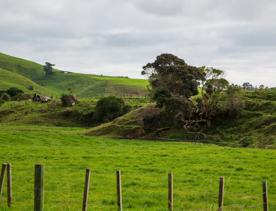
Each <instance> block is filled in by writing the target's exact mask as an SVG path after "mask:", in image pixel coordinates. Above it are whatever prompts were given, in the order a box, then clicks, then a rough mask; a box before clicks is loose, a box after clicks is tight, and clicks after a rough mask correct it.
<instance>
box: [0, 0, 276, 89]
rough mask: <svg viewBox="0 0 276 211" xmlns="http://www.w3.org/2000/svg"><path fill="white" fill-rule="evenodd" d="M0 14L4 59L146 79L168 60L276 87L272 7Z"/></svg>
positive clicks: (160, 0) (48, 0)
mask: <svg viewBox="0 0 276 211" xmlns="http://www.w3.org/2000/svg"><path fill="white" fill-rule="evenodd" d="M0 13H1V19H0V30H1V33H0V51H2V52H6V53H9V54H12V55H16V56H20V57H25V58H29V59H33V60H35V61H38V62H44V61H45V60H49V61H52V62H54V63H56V64H57V65H58V67H60V68H64V69H68V70H74V71H80V72H86V73H97V74H106V75H108V74H110V75H116V74H118V75H129V76H132V77H141V76H140V71H141V67H142V66H143V65H144V64H145V63H146V62H148V61H151V60H153V59H154V58H155V56H156V55H158V54H160V53H162V52H169V53H174V54H176V55H178V56H180V57H182V58H184V59H185V60H186V61H187V62H188V63H191V64H193V65H208V66H214V67H218V68H221V69H224V70H225V71H226V73H227V74H226V75H227V77H229V79H231V80H232V81H233V82H239V83H240V82H242V81H243V80H248V81H252V82H254V83H258V81H259V80H260V81H261V82H262V83H264V84H266V85H270V86H276V60H275V59H274V58H275V57H276V46H275V45H276V43H275V35H276V28H275V26H274V25H275V24H274V22H275V20H276V2H275V1H274V0H262V1H260V0H242V1H240V0H228V1H225V0H197V1H194V0H171V1H165V0H150V1H148V0H129V1H126V0H116V1H112V0H95V1H91V0H79V1H75V0H59V1H56V0H28V1H22V0H9V1H7V0H0ZM263 71H266V72H267V73H269V74H270V75H265V74H263ZM272 76H273V77H272Z"/></svg>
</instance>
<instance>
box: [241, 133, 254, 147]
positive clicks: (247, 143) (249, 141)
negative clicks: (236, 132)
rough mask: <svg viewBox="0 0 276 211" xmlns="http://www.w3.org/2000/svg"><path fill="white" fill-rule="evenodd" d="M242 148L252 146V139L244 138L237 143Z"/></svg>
mask: <svg viewBox="0 0 276 211" xmlns="http://www.w3.org/2000/svg"><path fill="white" fill-rule="evenodd" d="M239 144H240V145H241V146H242V147H248V146H250V145H252V144H253V139H252V137H250V136H245V137H244V138H242V139H241V140H240V142H239Z"/></svg>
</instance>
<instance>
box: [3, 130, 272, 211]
mask: <svg viewBox="0 0 276 211" xmlns="http://www.w3.org/2000/svg"><path fill="white" fill-rule="evenodd" d="M85 132H86V130H85V129H81V128H61V127H46V126H26V125H25V126H24V125H22V126H14V125H4V124H2V125H0V149H1V151H0V162H11V163H12V166H13V194H14V204H13V208H12V209H7V208H6V207H5V205H3V202H4V201H5V200H6V190H5V191H4V198H2V202H1V205H0V210H21V211H24V210H26V211H27V210H28V211H29V210H32V209H33V208H32V206H33V174H34V164H37V163H41V164H44V165H45V168H46V174H45V180H46V183H45V210H80V209H81V202H82V191H83V182H84V174H85V168H86V167H90V168H91V169H92V181H91V192H90V195H89V208H90V209H89V210H116V188H115V187H116V186H115V171H116V170H117V169H121V170H122V180H123V181H122V185H123V197H124V199H123V201H124V208H125V210H166V207H167V204H166V199H167V173H168V172H169V171H173V172H174V176H175V181H174V182H175V184H174V185H175V186H174V188H175V210H216V206H217V190H218V179H219V177H220V176H222V175H224V176H225V178H226V187H225V210H261V209H262V194H261V182H262V180H263V179H267V180H268V184H269V197H270V210H276V172H275V165H276V152H275V150H262V149H239V148H228V147H219V146H215V145H203V144H192V143H180V142H155V141H142V140H119V139H110V138H99V137H89V136H85V135H84V133H85Z"/></svg>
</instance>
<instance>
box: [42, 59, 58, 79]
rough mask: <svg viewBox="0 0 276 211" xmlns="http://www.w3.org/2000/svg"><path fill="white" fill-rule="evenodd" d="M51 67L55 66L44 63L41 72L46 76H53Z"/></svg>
mask: <svg viewBox="0 0 276 211" xmlns="http://www.w3.org/2000/svg"><path fill="white" fill-rule="evenodd" d="M53 66H55V65H54V64H51V63H50V62H45V65H44V66H43V70H44V72H45V74H46V76H48V75H51V74H53Z"/></svg>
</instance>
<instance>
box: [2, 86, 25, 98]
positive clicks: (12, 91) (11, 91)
mask: <svg viewBox="0 0 276 211" xmlns="http://www.w3.org/2000/svg"><path fill="white" fill-rule="evenodd" d="M6 92H7V94H8V95H10V96H11V97H14V96H16V95H18V94H23V93H24V92H23V91H22V90H21V89H18V88H16V87H12V88H9V89H8V90H7V91H6Z"/></svg>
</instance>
